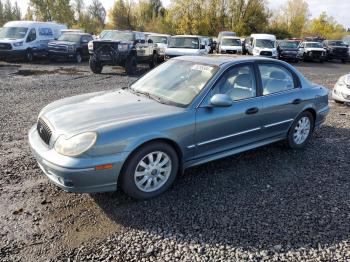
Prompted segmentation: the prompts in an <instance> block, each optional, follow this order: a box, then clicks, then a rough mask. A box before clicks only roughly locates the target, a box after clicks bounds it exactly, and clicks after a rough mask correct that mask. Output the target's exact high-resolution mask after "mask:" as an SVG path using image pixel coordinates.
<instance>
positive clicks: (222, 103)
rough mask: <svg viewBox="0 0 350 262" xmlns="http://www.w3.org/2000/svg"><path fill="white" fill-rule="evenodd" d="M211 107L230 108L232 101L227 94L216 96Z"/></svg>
mask: <svg viewBox="0 0 350 262" xmlns="http://www.w3.org/2000/svg"><path fill="white" fill-rule="evenodd" d="M210 105H211V106H213V107H229V106H232V99H231V98H230V97H229V96H228V95H226V94H216V95H213V97H212V98H210Z"/></svg>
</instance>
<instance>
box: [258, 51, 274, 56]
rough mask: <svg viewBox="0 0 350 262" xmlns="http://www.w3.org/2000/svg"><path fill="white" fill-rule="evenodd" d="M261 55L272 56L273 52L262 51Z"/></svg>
mask: <svg viewBox="0 0 350 262" xmlns="http://www.w3.org/2000/svg"><path fill="white" fill-rule="evenodd" d="M260 55H262V56H272V52H270V51H261V52H260Z"/></svg>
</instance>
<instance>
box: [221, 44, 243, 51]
mask: <svg viewBox="0 0 350 262" xmlns="http://www.w3.org/2000/svg"><path fill="white" fill-rule="evenodd" d="M220 48H221V49H225V50H242V46H233V45H221V46H220Z"/></svg>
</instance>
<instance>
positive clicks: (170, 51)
mask: <svg viewBox="0 0 350 262" xmlns="http://www.w3.org/2000/svg"><path fill="white" fill-rule="evenodd" d="M165 54H166V55H198V54H199V49H192V48H169V47H168V48H167V49H166V50H165Z"/></svg>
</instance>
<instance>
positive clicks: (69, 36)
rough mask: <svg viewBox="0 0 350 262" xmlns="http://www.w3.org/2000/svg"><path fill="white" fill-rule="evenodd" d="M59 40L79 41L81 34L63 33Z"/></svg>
mask: <svg viewBox="0 0 350 262" xmlns="http://www.w3.org/2000/svg"><path fill="white" fill-rule="evenodd" d="M58 40H59V41H67V42H79V41H80V35H77V34H63V35H61V36H60V37H59V38H58Z"/></svg>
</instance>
